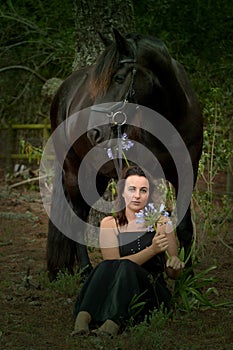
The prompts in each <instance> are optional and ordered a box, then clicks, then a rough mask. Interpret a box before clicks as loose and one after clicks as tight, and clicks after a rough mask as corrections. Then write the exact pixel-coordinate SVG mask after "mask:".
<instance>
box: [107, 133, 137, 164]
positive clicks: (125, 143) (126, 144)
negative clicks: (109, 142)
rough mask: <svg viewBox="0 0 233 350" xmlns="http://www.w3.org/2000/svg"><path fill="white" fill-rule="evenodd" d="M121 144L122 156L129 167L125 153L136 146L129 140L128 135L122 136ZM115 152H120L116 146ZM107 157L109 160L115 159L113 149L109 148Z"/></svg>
mask: <svg viewBox="0 0 233 350" xmlns="http://www.w3.org/2000/svg"><path fill="white" fill-rule="evenodd" d="M120 142H121V148H122V155H123V157H124V159H125V161H126V163H127V165H128V160H127V158H126V155H125V152H124V151H128V150H129V149H130V148H132V147H133V146H134V143H133V142H132V141H131V140H129V139H128V136H127V134H126V133H123V134H122V137H121V139H120ZM115 151H118V147H117V146H116V148H115ZM107 155H108V158H109V159H114V156H113V150H112V148H107Z"/></svg>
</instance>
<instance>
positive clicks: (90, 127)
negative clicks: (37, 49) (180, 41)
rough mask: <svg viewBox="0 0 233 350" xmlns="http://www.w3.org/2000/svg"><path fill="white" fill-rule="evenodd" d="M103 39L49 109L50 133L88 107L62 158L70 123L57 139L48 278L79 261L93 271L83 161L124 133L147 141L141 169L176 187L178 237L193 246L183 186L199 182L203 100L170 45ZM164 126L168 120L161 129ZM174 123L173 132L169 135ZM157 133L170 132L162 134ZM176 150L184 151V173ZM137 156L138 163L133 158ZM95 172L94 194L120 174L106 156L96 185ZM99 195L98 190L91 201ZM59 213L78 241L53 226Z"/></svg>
mask: <svg viewBox="0 0 233 350" xmlns="http://www.w3.org/2000/svg"><path fill="white" fill-rule="evenodd" d="M102 39H103V38H102ZM104 41H105V45H106V49H105V51H104V52H103V53H102V54H101V55H100V57H99V58H98V59H97V62H96V63H95V64H94V65H92V66H90V67H86V68H83V69H80V70H78V71H75V72H74V73H72V74H71V75H70V76H69V77H68V78H67V79H66V80H65V81H64V83H63V84H62V85H61V87H60V88H59V90H58V92H57V94H56V96H55V98H54V100H53V103H52V106H51V125H52V131H55V130H56V129H57V128H58V126H59V125H64V121H67V118H69V117H70V116H71V115H73V114H74V113H76V112H78V111H81V110H85V109H87V111H88V112H86V113H83V115H82V113H81V114H80V115H79V116H78V118H77V119H76V122H74V123H73V124H71V125H72V126H71V128H70V129H72V133H75V132H76V131H77V132H78V130H79V129H80V128H81V129H82V130H83V131H82V132H81V135H79V137H78V138H77V140H75V142H73V143H72V145H71V147H68V151H67V152H66V154H65V157H64V159H63V156H64V155H63V156H60V150H61V149H62V147H63V146H64V147H65V144H67V143H68V144H69V142H70V140H69V130H68V129H69V127H68V128H66V127H63V128H61V131H59V132H58V133H57V136H56V140H55V143H54V145H55V151H56V154H57V158H58V169H60V170H58V172H57V173H59V174H60V173H62V176H56V177H55V181H54V191H53V199H52V207H51V219H50V222H49V232H48V244H47V268H48V271H49V275H50V278H51V279H53V278H55V277H56V275H57V272H58V271H59V270H61V269H68V270H69V271H70V272H71V273H73V266H74V263H75V259H76V258H77V261H78V266H79V269H80V270H82V269H84V268H85V271H86V273H88V272H89V271H90V270H91V268H92V267H91V263H90V260H89V257H88V252H87V247H86V245H85V242H84V240H83V235H84V231H85V224H84V222H86V221H87V218H88V214H89V211H90V207H91V204H92V203H89V202H88V203H87V201H85V199H84V197H83V195H82V193H81V191H80V188H79V181H78V176H79V169H80V165H81V163H82V160H83V159H84V158H85V157H86V156H87V154H88V152H89V151H90V150H91V149H93V147H97V146H98V145H100V147H98V152H100V151H99V150H100V149H101V150H102V152H104V153H106V150H104V148H103V147H101V146H102V145H105V146H106V145H107V140H108V139H110V138H111V139H112V138H114V137H115V138H116V139H117V138H119V135H122V133H123V132H126V133H127V135H128V137H129V138H130V139H132V140H134V141H136V142H137V143H138V144H139V145H143V146H145V147H144V148H143V152H144V153H143V155H142V154H141V155H142V157H143V158H144V159H145V163H144V164H143V166H145V167H146V168H147V170H148V171H150V173H151V174H152V175H153V176H157V175H159V176H160V175H161V174H157V169H158V168H160V169H162V171H163V173H164V176H165V177H166V179H167V180H168V181H169V182H171V183H172V184H173V186H174V188H175V190H176V194H177V195H178V192H179V198H180V200H179V204H178V208H177V213H178V217H179V215H180V216H181V220H180V222H179V225H178V227H177V234H178V238H179V241H180V245H181V246H184V248H185V252H186V254H188V252H189V250H190V246H191V243H192V238H193V226H192V222H191V213H190V206H189V204H190V198H189V197H188V195H187V188H186V187H187V186H190V184H188V181H191V182H192V183H191V187H192V189H193V187H194V185H195V182H196V178H197V171H198V162H199V159H200V156H201V151H202V134H203V125H202V115H201V112H200V109H199V105H198V102H197V100H196V98H195V95H194V92H193V90H192V88H191V85H190V82H189V80H188V78H187V76H186V73H185V70H184V68H183V67H182V65H181V64H179V63H178V62H177V61H176V60H175V59H173V58H172V57H171V56H170V54H169V52H168V49H167V47H166V46H165V44H164V43H163V42H162V41H160V40H158V39H156V38H153V37H150V36H143V35H139V34H127V35H126V36H123V35H121V34H120V33H119V32H118V31H117V30H114V40H113V42H109V41H108V40H104ZM110 102H111V103H110ZM129 106H130V108H129ZM88 107H89V109H88ZM150 111H155V112H158V113H159V116H161V118H162V117H163V118H165V119H159V122H157V125H156V118H154V116H150ZM148 114H149V117H148ZM127 118H128V119H127ZM130 118H131V119H130ZM163 120H165V121H167V122H168V124H166V122H163ZM152 121H153V122H152ZM146 124H148V125H146ZM161 124H164V127H163V126H162V125H161ZM167 125H168V128H167ZM169 125H171V128H173V129H172V130H173V131H171V132H170V133H169V132H168V133H167V134H166V130H168V129H169ZM154 126H155V129H154V130H155V132H151V130H150V129H153V127H154ZM156 130H157V131H156ZM119 132H120V133H119ZM155 133H156V135H155ZM160 133H162V134H163V135H164V136H165V137H163V138H160V137H159V134H160ZM180 136H181V138H182V139H181V141H180ZM164 140H165V141H164ZM183 142H184V143H183ZM182 143H183V144H182ZM184 146H185V148H187V150H188V152H187V153H185V152H183V150H184ZM145 150H148V155H149V154H153V155H154V157H155V160H156V161H155V162H153V163H152V162H151V160H150V159H151V158H150V157H149V156H148V157H149V158H148V159H149V160H148V162H147V161H146V159H147V151H145ZM173 150H174V152H173ZM132 152H134V156H133V157H135V152H137V149H136V148H135V149H133V148H132ZM139 153H140V147H139ZM173 153H175V154H179V157H178V159H179V161H178V162H179V164H178V167H180V170H179V171H178V170H177V164H176V161H175V160H174V156H173V155H174V154H173ZM187 154H188V156H187ZM189 157H190V158H189ZM133 160H134V161H135V158H134V159H133ZM189 161H190V162H191V171H190V167H189V166H188V162H189ZM59 163H60V164H59ZM87 163H88V162H87ZM158 164H159V166H158ZM61 169H62V171H61ZM95 171H96V170H94V169H93V168H92V164H91V162H89V163H88V164H87V165H86V166H85V167H84V170H82V174H84V177H85V181H86V191H87V192H88V191H89V192H90V193H91V192H92V191H93V193H94V186H96V187H97V191H98V194H99V195H100V196H102V195H103V193H104V192H105V190H106V187H107V184H108V182H109V179H110V178H112V177H117V172H116V169H115V168H114V162H113V161H112V160H110V159H106V162H105V164H102V165H101V166H100V167H99V169H98V171H97V172H96V184H94V183H93V180H92V177H93V172H94V173H95ZM178 172H179V174H178ZM190 173H192V174H191V175H192V176H191V178H190ZM190 179H191V180H190ZM61 181H62V189H63V190H62V191H61V186H58V182H61ZM58 188H59V190H58ZM63 191H64V192H63ZM61 192H63V193H61ZM64 193H65V196H66V199H67V201H68V202H69V205H70V207H71V208H72V210H73V212H74V213H75V214H76V215H77V216H78V217H79V218H81V220H80V224H79V225H76V227H75V228H72V227H70V226H71V224H70V222H71V221H72V219H71V218H67V217H66V218H64V216H65V215H64V212H63V205H62V200H61V198H62V196H64ZM96 199H97V198H95V195H93V196H92V201H93V202H94V201H95V200H96ZM187 200H188V201H189V202H188V205H187ZM182 211H183V212H182ZM54 215H55V216H56V217H59V220H63V219H65V220H66V221H65V225H67V231H69V230H73V229H75V231H76V235H77V236H76V237H78V239H72V236H71V238H70V237H69V234H68V237H67V236H66V235H64V234H63V232H60V230H59V228H58V227H57V226H56V224H55V223H54V222H55V221H56V220H54V219H53V216H54ZM189 263H191V260H190V261H189Z"/></svg>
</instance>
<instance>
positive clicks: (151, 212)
mask: <svg viewBox="0 0 233 350" xmlns="http://www.w3.org/2000/svg"><path fill="white" fill-rule="evenodd" d="M135 215H136V223H138V224H143V223H145V226H146V228H147V231H148V232H152V231H155V232H156V229H157V224H158V223H159V222H160V219H161V216H165V217H169V216H170V214H169V212H168V211H166V207H165V205H164V204H161V205H160V207H159V208H158V209H156V208H155V206H154V203H149V204H148V205H147V206H146V207H145V208H144V209H141V210H140V211H139V212H138V213H135ZM161 222H162V221H161ZM166 223H167V224H168V225H172V221H171V220H168V221H167V222H166Z"/></svg>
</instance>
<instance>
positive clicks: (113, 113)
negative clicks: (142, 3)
mask: <svg viewBox="0 0 233 350" xmlns="http://www.w3.org/2000/svg"><path fill="white" fill-rule="evenodd" d="M129 42H130V43H131V45H132V48H133V58H125V59H122V60H120V61H119V64H127V63H131V64H132V63H133V69H132V71H131V80H130V84H129V87H128V90H127V92H126V94H125V97H124V99H123V100H122V101H120V102H116V103H115V104H111V106H110V107H104V106H101V105H94V106H92V107H91V111H94V112H100V113H103V114H105V115H106V116H107V117H108V120H109V124H111V127H116V126H117V140H118V141H117V150H118V164H117V160H116V159H115V158H114V159H113V161H114V163H115V168H116V171H117V173H118V177H119V178H120V177H121V173H122V155H123V151H122V143H121V141H122V130H121V127H122V125H124V124H125V123H126V122H127V115H126V113H125V112H124V109H125V107H126V104H127V103H128V102H129V100H131V101H132V99H133V96H134V94H135V91H134V88H133V85H134V79H135V75H136V72H137V70H136V67H135V64H136V63H137V57H136V43H135V42H134V41H131V40H130V41H129ZM132 102H133V101H132ZM138 108H139V106H138V105H137V106H136V109H138Z"/></svg>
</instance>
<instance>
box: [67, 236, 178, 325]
mask: <svg viewBox="0 0 233 350" xmlns="http://www.w3.org/2000/svg"><path fill="white" fill-rule="evenodd" d="M154 234H155V233H154V232H146V233H145V232H143V233H140V232H122V233H120V232H119V234H118V242H119V249H120V256H121V257H124V256H127V255H131V254H135V253H137V252H139V251H140V250H142V249H144V248H146V247H148V246H149V245H151V243H152V239H153V237H154ZM135 238H136V239H135ZM164 267H165V256H164V253H161V254H158V255H156V256H154V257H153V258H152V259H150V260H148V261H147V262H146V263H145V264H143V265H141V266H139V265H138V264H136V263H134V262H132V261H130V260H128V259H122V260H119V259H116V260H104V261H102V262H101V263H100V264H99V265H97V266H96V267H95V268H94V269H93V270H92V272H91V274H90V275H89V277H88V278H87V280H86V281H85V283H84V285H83V287H82V289H81V291H80V293H79V295H78V297H77V300H76V303H75V308H74V315H75V316H76V315H77V314H78V312H79V311H87V312H89V314H90V315H91V317H92V321H93V322H94V323H95V324H101V323H103V322H104V321H106V320H107V319H110V320H112V321H114V322H115V323H117V324H119V325H123V324H125V323H126V322H127V320H129V318H130V317H131V316H133V317H134V319H135V320H136V321H140V320H142V319H143V318H144V316H145V315H146V314H148V313H149V311H151V310H153V309H154V308H159V307H160V305H161V304H162V303H163V305H164V307H165V308H167V309H168V308H169V304H170V300H171V294H170V291H169V290H168V288H167V286H166V282H165V280H164V277H163V272H164ZM138 296H139V298H138V299H137V300H136V304H137V303H140V302H143V308H142V310H141V312H140V313H138V314H137V316H135V311H136V308H132V301H133V300H135V297H138Z"/></svg>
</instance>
